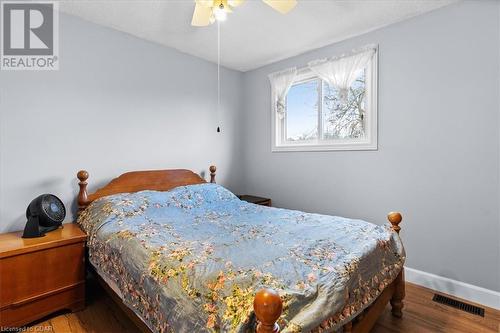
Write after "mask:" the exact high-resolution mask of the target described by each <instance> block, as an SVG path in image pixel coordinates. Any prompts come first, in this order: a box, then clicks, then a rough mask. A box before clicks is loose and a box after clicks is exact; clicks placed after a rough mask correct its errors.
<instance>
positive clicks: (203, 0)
mask: <svg viewBox="0 0 500 333" xmlns="http://www.w3.org/2000/svg"><path fill="white" fill-rule="evenodd" d="M195 2H196V4H197V5H200V6H202V7H213V6H214V3H215V1H214V0H195Z"/></svg>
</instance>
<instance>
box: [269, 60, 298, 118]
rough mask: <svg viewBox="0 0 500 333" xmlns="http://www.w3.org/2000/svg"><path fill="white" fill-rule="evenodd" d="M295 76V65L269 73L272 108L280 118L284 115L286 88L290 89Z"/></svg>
mask: <svg viewBox="0 0 500 333" xmlns="http://www.w3.org/2000/svg"><path fill="white" fill-rule="evenodd" d="M296 76H297V68H295V67H293V68H289V69H286V70H283V71H280V72H277V73H272V74H269V81H271V92H272V99H273V101H272V102H273V108H274V110H275V112H277V113H278V116H279V117H280V119H282V118H283V116H284V115H285V101H286V94H288V90H290V87H291V86H292V84H293V81H294V80H295V77H296Z"/></svg>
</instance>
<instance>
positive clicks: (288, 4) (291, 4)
mask: <svg viewBox="0 0 500 333" xmlns="http://www.w3.org/2000/svg"><path fill="white" fill-rule="evenodd" d="M262 1H264V3H265V4H266V5H268V6H270V7H272V8H273V9H274V10H277V11H278V12H280V13H281V14H286V13H288V12H289V11H291V10H292V9H294V8H295V6H296V5H297V0H262Z"/></svg>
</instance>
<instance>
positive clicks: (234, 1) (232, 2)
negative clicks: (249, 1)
mask: <svg viewBox="0 0 500 333" xmlns="http://www.w3.org/2000/svg"><path fill="white" fill-rule="evenodd" d="M244 1H245V0H227V3H228V5H229V6H231V7H238V6H239V5H241V4H242V3H243V2H244Z"/></svg>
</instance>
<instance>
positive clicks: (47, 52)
mask: <svg viewBox="0 0 500 333" xmlns="http://www.w3.org/2000/svg"><path fill="white" fill-rule="evenodd" d="M57 7H58V3H57V2H49V1H44V2H21V1H2V2H1V9H2V10H1V22H2V23H1V55H0V57H1V59H0V61H1V66H0V68H1V69H2V70H57V69H59V61H58V60H59V54H58V53H59V47H58V46H59V38H58V37H59V17H58V15H59V11H58V8H57Z"/></svg>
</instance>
